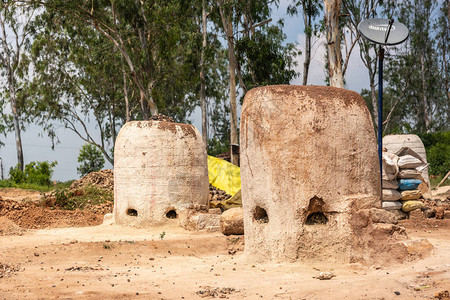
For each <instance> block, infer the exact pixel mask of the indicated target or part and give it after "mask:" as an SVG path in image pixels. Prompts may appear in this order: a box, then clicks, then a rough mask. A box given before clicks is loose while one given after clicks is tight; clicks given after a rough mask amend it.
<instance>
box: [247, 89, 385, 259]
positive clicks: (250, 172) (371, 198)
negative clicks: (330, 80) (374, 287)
mask: <svg viewBox="0 0 450 300" xmlns="http://www.w3.org/2000/svg"><path fill="white" fill-rule="evenodd" d="M240 132H241V135H240V145H241V178H242V199H243V209H244V228H245V252H246V254H247V255H250V256H252V257H255V258H260V259H263V260H265V259H271V260H279V261H283V260H288V261H290V260H297V259H300V258H314V259H316V258H317V259H323V260H327V259H337V260H342V261H351V260H352V259H353V258H354V257H356V256H358V254H357V253H355V251H358V250H357V249H359V248H358V247H360V246H361V245H360V244H358V243H360V242H361V241H358V239H354V237H355V235H358V234H360V232H359V233H357V232H356V231H357V228H356V227H358V228H359V227H361V226H360V225H361V224H358V222H366V224H363V225H362V226H367V224H368V223H367V222H369V219H368V217H367V215H368V213H367V214H366V217H365V218H362V219H361V220H358V219H357V217H355V216H356V215H357V212H358V211H359V210H365V211H366V212H368V209H370V208H380V207H381V201H380V190H381V187H380V172H379V164H378V155H377V145H376V139H375V134H374V129H373V125H372V121H371V117H370V114H369V111H368V109H367V107H366V104H365V103H364V100H363V99H362V98H361V96H360V95H359V94H358V93H356V92H353V91H348V90H344V89H339V88H332V87H322V86H267V87H261V88H255V89H252V90H251V91H249V92H248V93H247V94H246V96H245V100H244V104H243V108H242V116H241V124H240ZM266 214H267V215H266ZM308 224H310V225H308ZM355 224H356V225H355Z"/></svg>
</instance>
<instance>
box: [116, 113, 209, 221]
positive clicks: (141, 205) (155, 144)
mask: <svg viewBox="0 0 450 300" xmlns="http://www.w3.org/2000/svg"><path fill="white" fill-rule="evenodd" d="M114 158H115V160H114V217H115V222H116V224H123V225H142V226H145V225H157V224H164V223H166V222H169V221H170V220H171V219H169V218H168V216H170V217H174V215H173V213H169V215H167V213H168V212H170V211H171V210H173V211H175V213H176V217H177V218H176V219H177V222H182V220H183V219H185V218H186V215H187V213H188V211H189V210H190V209H195V208H198V207H201V206H208V194H209V184H208V166H207V156H206V149H205V145H204V143H203V140H202V137H201V135H200V133H199V131H198V130H197V129H196V128H195V127H194V126H192V125H188V124H178V123H170V122H163V121H134V122H128V123H126V124H125V125H124V126H123V127H122V129H121V130H120V132H119V135H118V137H117V141H116V145H115V148H114ZM136 214H137V215H136Z"/></svg>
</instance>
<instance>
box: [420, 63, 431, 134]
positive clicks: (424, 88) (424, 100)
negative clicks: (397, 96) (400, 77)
mask: <svg viewBox="0 0 450 300" xmlns="http://www.w3.org/2000/svg"><path fill="white" fill-rule="evenodd" d="M420 75H421V78H422V109H423V117H424V121H425V130H426V132H427V133H429V132H430V131H431V128H430V125H431V124H430V123H431V122H430V109H429V107H428V97H427V85H426V79H425V78H426V75H425V58H424V57H423V55H420Z"/></svg>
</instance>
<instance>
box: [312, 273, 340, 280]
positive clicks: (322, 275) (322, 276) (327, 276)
mask: <svg viewBox="0 0 450 300" xmlns="http://www.w3.org/2000/svg"><path fill="white" fill-rule="evenodd" d="M333 277H336V274H334V273H333V272H320V273H319V276H316V277H313V278H316V279H319V280H330V279H331V278H333Z"/></svg>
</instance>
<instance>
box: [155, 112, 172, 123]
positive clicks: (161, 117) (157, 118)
mask: <svg viewBox="0 0 450 300" xmlns="http://www.w3.org/2000/svg"><path fill="white" fill-rule="evenodd" d="M150 120H153V121H163V122H171V123H173V122H175V121H174V120H173V119H172V118H171V117H168V116H166V115H163V114H157V115H154V116H151V117H150Z"/></svg>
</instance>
